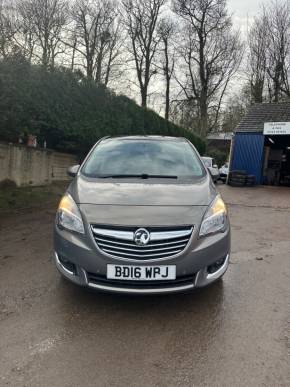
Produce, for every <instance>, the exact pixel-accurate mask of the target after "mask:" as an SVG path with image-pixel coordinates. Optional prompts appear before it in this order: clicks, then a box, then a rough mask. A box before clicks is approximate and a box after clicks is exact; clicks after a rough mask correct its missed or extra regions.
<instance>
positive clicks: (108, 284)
mask: <svg viewBox="0 0 290 387" xmlns="http://www.w3.org/2000/svg"><path fill="white" fill-rule="evenodd" d="M198 233H199V229H198V228H196V229H195V230H194V231H193V233H192V236H191V239H190V241H189V244H188V246H187V247H186V249H185V250H184V251H183V252H182V253H181V254H180V255H178V256H173V257H172V258H166V259H164V258H163V259H162V260H158V259H156V260H155V261H153V262H152V261H148V262H147V261H144V260H140V262H137V261H135V262H131V263H130V262H124V261H122V260H119V259H116V258H113V257H109V256H106V255H104V254H103V253H102V251H101V250H100V249H99V248H98V246H97V245H96V243H95V240H94V238H93V237H92V235H91V234H90V233H89V232H88V230H87V232H86V234H83V235H81V234H77V233H72V232H69V231H66V230H64V229H59V228H58V227H57V226H55V230H54V250H55V263H56V266H57V268H58V270H59V271H60V273H61V274H62V275H63V276H64V277H66V278H67V279H69V280H70V281H72V282H74V283H76V284H78V285H81V286H86V287H90V288H94V289H98V290H102V291H109V292H116V293H132V294H134V293H135V294H158V293H160V294H164V293H173V292H183V291H187V290H191V289H194V288H199V287H203V286H207V285H209V284H211V283H212V282H214V281H216V280H217V279H218V278H220V277H221V276H222V275H223V274H224V273H225V272H226V270H227V268H228V265H229V254H230V226H229V225H228V228H227V230H226V231H225V232H223V233H217V234H213V235H210V236H207V237H205V238H199V237H198ZM66 262H68V264H66ZM217 262H218V265H217ZM108 264H117V265H118V264H120V265H124V264H131V265H143V266H146V265H151V266H154V265H160V264H161V265H176V280H171V281H150V282H149V281H146V283H144V281H142V282H141V281H128V280H108V279H107V278H106V274H107V265H108ZM209 269H210V270H209Z"/></svg>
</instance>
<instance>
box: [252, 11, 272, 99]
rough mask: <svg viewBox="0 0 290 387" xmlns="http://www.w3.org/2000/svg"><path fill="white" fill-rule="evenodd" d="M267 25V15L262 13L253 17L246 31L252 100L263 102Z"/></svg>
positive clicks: (267, 40)
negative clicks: (247, 31) (251, 23)
mask: <svg viewBox="0 0 290 387" xmlns="http://www.w3.org/2000/svg"><path fill="white" fill-rule="evenodd" d="M267 25H268V22H267V17H266V15H265V14H264V13H263V14H262V16H260V17H257V18H255V19H254V22H253V25H252V26H251V28H250V30H249V33H248V45H249V54H248V76H249V82H250V86H251V98H252V101H253V102H263V93H264V88H265V80H266V79H265V78H266V71H267V50H268V45H269V35H268V27H267Z"/></svg>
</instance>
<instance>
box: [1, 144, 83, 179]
mask: <svg viewBox="0 0 290 387" xmlns="http://www.w3.org/2000/svg"><path fill="white" fill-rule="evenodd" d="M73 164H77V160H76V157H75V156H73V155H70V154H66V153H60V152H55V151H52V150H49V149H40V148H31V147H27V146H24V145H20V144H6V143H0V182H1V181H3V180H11V181H13V182H15V183H16V184H17V185H18V186H24V185H46V184H50V183H51V182H52V181H55V180H68V176H67V174H66V170H67V168H68V167H69V166H70V165H73Z"/></svg>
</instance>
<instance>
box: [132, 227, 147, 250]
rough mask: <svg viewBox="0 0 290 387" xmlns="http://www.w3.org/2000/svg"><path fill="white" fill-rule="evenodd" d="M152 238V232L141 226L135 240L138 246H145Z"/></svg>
mask: <svg viewBox="0 0 290 387" xmlns="http://www.w3.org/2000/svg"><path fill="white" fill-rule="evenodd" d="M149 240H150V233H149V231H147V230H146V229H145V228H139V229H138V230H137V231H136V232H135V234H134V242H135V243H136V245H138V246H145V245H147V243H148V242H149Z"/></svg>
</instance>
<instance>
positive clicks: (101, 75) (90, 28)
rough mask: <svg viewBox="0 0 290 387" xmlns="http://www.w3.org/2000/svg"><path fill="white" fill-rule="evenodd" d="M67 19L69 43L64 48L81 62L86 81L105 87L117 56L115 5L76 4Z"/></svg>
mask: <svg viewBox="0 0 290 387" xmlns="http://www.w3.org/2000/svg"><path fill="white" fill-rule="evenodd" d="M71 17H72V25H73V34H72V35H73V39H71V41H72V42H73V43H71V41H66V44H67V45H69V46H70V47H71V48H72V49H73V52H74V56H75V55H77V56H78V57H80V59H81V60H82V62H83V66H84V68H85V71H86V75H87V77H88V78H89V79H93V80H95V81H96V83H98V84H104V85H107V84H108V82H109V80H110V77H111V75H112V74H111V73H112V71H113V67H114V65H115V64H116V61H117V58H118V56H119V55H120V42H121V37H120V29H119V22H118V9H117V6H116V4H115V3H114V2H113V1H111V0H106V1H102V0H97V1H92V0H76V1H75V3H74V6H73V8H72V13H71Z"/></svg>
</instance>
